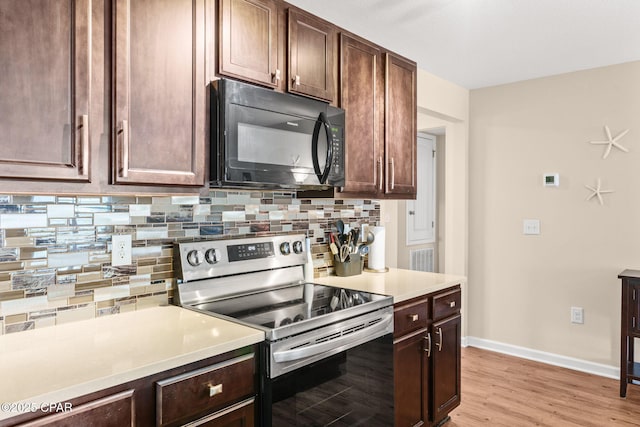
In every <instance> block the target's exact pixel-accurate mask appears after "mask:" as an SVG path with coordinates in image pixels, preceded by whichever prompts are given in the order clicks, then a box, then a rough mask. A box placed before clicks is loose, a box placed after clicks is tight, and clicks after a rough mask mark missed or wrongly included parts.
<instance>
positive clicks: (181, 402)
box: [156, 354, 255, 426]
mask: <svg viewBox="0 0 640 427" xmlns="http://www.w3.org/2000/svg"><path fill="white" fill-rule="evenodd" d="M254 376H255V359H254V357H253V354H250V355H247V356H242V357H238V358H235V359H231V360H229V361H226V362H222V363H219V364H216V365H213V366H210V367H207V368H203V369H198V370H196V371H192V372H187V373H185V374H182V375H178V376H176V377H173V378H168V379H166V380H162V381H158V382H157V383H156V406H157V413H156V417H157V425H160V426H164V425H168V424H172V423H175V422H177V421H186V420H188V419H189V418H191V417H194V416H196V415H198V416H202V415H203V413H205V412H206V411H213V410H217V409H220V408H222V407H224V406H227V405H230V404H232V403H234V402H236V401H238V400H240V399H242V398H245V397H248V396H251V395H253V394H254V393H255V379H254Z"/></svg>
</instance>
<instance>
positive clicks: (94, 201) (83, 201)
mask: <svg viewBox="0 0 640 427" xmlns="http://www.w3.org/2000/svg"><path fill="white" fill-rule="evenodd" d="M76 203H77V204H79V205H100V204H101V203H102V200H101V199H100V197H86V196H78V199H77V202H76Z"/></svg>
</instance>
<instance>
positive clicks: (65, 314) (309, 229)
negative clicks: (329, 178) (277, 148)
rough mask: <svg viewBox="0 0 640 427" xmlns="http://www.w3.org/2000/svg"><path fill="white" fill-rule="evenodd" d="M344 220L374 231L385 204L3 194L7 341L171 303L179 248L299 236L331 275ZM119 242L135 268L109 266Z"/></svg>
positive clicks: (268, 197) (285, 197) (283, 196)
mask: <svg viewBox="0 0 640 427" xmlns="http://www.w3.org/2000/svg"><path fill="white" fill-rule="evenodd" d="M337 219H342V220H343V221H344V222H345V223H346V224H350V225H351V226H356V225H361V224H371V225H377V224H378V223H379V221H380V205H379V203H378V202H377V201H375V200H333V199H298V198H297V195H296V193H295V192H292V193H290V192H249V191H246V192H245V191H212V192H211V193H210V194H209V195H208V196H207V197H201V196H173V197H150V196H148V197H147V196H39V195H27V196H25V195H0V334H3V333H4V334H8V333H13V332H20V331H25V330H29V329H33V328H40V327H45V326H51V325H55V324H62V323H65V322H72V321H77V320H84V319H90V318H93V317H98V316H104V315H112V314H118V313H123V312H127V311H131V310H139V309H142V308H145V307H151V306H157V305H161V304H166V303H167V302H170V300H171V298H172V287H173V282H174V274H173V264H172V256H173V243H174V242H177V241H188V240H202V239H224V238H228V237H240V236H261V235H270V234H285V233H301V232H302V233H305V234H307V235H308V236H309V237H310V238H311V239H312V240H311V241H312V253H313V258H314V267H315V274H316V276H324V275H327V274H331V273H332V272H333V262H332V257H331V254H330V252H329V248H328V244H327V239H328V235H327V233H328V231H330V230H331V227H332V225H333V224H334V223H335V221H336V220H337ZM114 234H130V235H131V236H132V245H133V248H132V264H131V265H126V266H118V267H114V266H112V265H111V236H112V235H114Z"/></svg>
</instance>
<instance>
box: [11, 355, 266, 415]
mask: <svg viewBox="0 0 640 427" xmlns="http://www.w3.org/2000/svg"><path fill="white" fill-rule="evenodd" d="M254 355H255V347H254V346H249V347H244V348H241V349H238V350H235V351H231V352H228V353H224V354H222V355H219V356H215V357H211V358H208V359H205V360H202V361H199V362H195V363H191V364H188V365H185V366H182V367H179V368H174V369H171V370H169V371H165V372H161V373H158V374H155V375H151V376H148V377H145V378H141V379H139V380H135V381H131V382H128V383H126V384H121V385H118V386H115V387H110V388H108V389H106V390H102V391H99V392H95V393H91V394H89V395H86V396H81V397H78V398H75V399H71V400H70V401H69V402H63V404H65V403H66V404H68V405H70V406H71V408H72V410H71V411H66V412H64V411H61V412H57V413H50V412H49V413H46V412H42V411H38V412H34V413H27V414H23V415H19V416H16V417H13V418H9V419H7V420H3V421H0V426H2V427H5V426H20V427H27V426H29V427H33V426H45V425H46V426H69V425H91V426H105V427H106V426H115V425H117V426H135V425H139V426H151V425H157V426H168V427H174V426H178V425H184V424H186V423H192V424H190V425H194V426H195V425H197V426H212V427H213V426H215V427H231V426H242V427H252V426H253V425H254V422H255V405H254V399H255V395H256V390H257V389H256V369H257V368H256V359H255V357H254Z"/></svg>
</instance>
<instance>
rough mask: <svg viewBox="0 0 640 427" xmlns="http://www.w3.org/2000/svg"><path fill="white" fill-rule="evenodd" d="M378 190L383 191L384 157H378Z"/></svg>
mask: <svg viewBox="0 0 640 427" xmlns="http://www.w3.org/2000/svg"><path fill="white" fill-rule="evenodd" d="M378 189H379V190H382V156H380V157H378Z"/></svg>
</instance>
